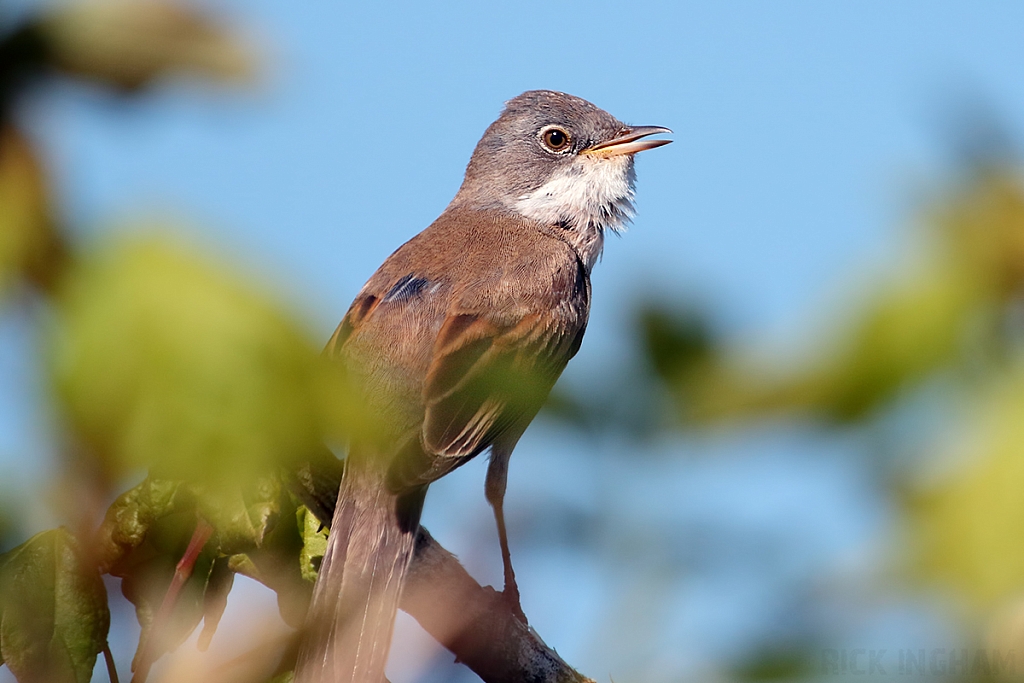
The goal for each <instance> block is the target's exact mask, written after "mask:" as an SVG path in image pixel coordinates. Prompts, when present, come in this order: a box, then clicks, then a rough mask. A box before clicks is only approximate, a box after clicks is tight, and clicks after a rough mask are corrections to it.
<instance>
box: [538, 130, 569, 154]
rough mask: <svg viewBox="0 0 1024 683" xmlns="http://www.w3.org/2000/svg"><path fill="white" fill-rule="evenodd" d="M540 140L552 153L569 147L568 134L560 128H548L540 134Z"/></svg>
mask: <svg viewBox="0 0 1024 683" xmlns="http://www.w3.org/2000/svg"><path fill="white" fill-rule="evenodd" d="M541 139H542V140H543V141H544V144H545V145H546V146H547V148H548V149H550V150H551V151H552V152H562V151H564V150H565V149H566V148H567V147H568V146H569V134H568V133H567V132H565V131H564V130H562V129H561V128H548V129H547V130H545V131H544V132H543V133H541Z"/></svg>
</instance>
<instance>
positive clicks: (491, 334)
mask: <svg viewBox="0 0 1024 683" xmlns="http://www.w3.org/2000/svg"><path fill="white" fill-rule="evenodd" d="M573 322H575V321H565V320H560V319H558V318H555V317H553V316H549V315H542V314H536V313H534V314H530V315H527V316H525V317H524V318H522V319H521V320H520V321H519V322H518V323H517V324H515V325H511V326H499V325H497V324H495V323H494V322H493V321H492V320H489V319H488V318H487V317H484V316H482V315H473V314H461V315H455V316H451V317H449V318H448V319H447V320H446V321H445V323H444V325H443V326H442V328H441V332H440V334H438V337H437V341H436V343H435V346H434V358H433V361H432V362H431V365H430V369H429V371H428V373H427V378H426V382H425V384H424V392H423V393H424V402H425V407H426V412H425V416H424V421H423V431H422V438H423V446H424V448H425V449H426V450H427V451H428V452H429V453H434V454H436V455H441V456H447V457H452V458H466V457H472V456H474V455H476V454H478V453H479V452H480V451H482V450H484V449H485V448H487V447H488V446H489V445H491V443H493V442H494V440H495V439H496V438H497V437H498V436H500V435H501V434H503V433H504V432H505V431H507V430H508V429H511V428H516V427H525V424H526V423H528V422H529V421H530V420H532V419H533V417H534V415H536V413H537V411H538V410H540V407H541V405H542V404H543V403H544V400H545V399H546V398H547V396H548V393H549V392H550V391H551V387H552V386H554V384H555V381H556V380H557V379H558V376H559V375H560V374H561V372H562V370H563V369H564V368H565V364H566V363H568V362H569V359H570V358H572V356H573V355H574V354H575V353H576V351H577V350H578V349H579V344H580V341H581V340H582V338H583V325H582V324H573Z"/></svg>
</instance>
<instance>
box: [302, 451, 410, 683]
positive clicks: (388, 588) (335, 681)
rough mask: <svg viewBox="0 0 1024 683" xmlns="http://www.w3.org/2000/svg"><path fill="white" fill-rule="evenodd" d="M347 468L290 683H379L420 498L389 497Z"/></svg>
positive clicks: (380, 484)
mask: <svg viewBox="0 0 1024 683" xmlns="http://www.w3.org/2000/svg"><path fill="white" fill-rule="evenodd" d="M373 469H374V468H357V467H347V468H346V472H345V476H344V477H343V478H342V483H341V490H340V491H339V492H338V504H337V507H336V508H335V510H334V520H333V521H332V522H331V531H330V536H329V539H328V543H327V552H326V553H325V554H324V559H323V563H322V564H321V565H320V573H319V576H318V577H317V580H316V585H315V587H314V588H313V601H312V604H311V605H310V609H309V616H308V618H307V619H306V633H305V635H304V638H303V645H302V648H301V650H300V652H299V658H298V662H297V665H296V669H295V683H383V681H384V680H385V679H384V666H385V664H386V663H387V658H388V649H389V647H390V645H391V634H392V631H393V629H394V622H395V614H396V612H397V610H398V600H399V598H400V597H401V592H402V585H403V584H404V583H405V576H406V573H407V571H408V568H409V562H410V560H411V558H412V553H413V546H414V543H415V540H416V530H417V529H418V527H419V515H420V510H421V509H422V505H423V494H422V493H418V494H413V495H412V496H411V497H410V496H406V497H404V498H402V497H399V496H396V495H395V494H393V493H390V492H389V491H388V489H387V486H386V485H385V482H384V477H383V475H378V474H377V473H376V472H374V471H373Z"/></svg>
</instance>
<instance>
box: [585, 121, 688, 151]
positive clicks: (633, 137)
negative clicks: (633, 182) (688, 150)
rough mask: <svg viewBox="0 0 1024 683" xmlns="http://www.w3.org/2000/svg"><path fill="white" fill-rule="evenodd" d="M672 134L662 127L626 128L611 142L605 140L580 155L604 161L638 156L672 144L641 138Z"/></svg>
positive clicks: (665, 141) (666, 141) (667, 141)
mask: <svg viewBox="0 0 1024 683" xmlns="http://www.w3.org/2000/svg"><path fill="white" fill-rule="evenodd" d="M671 132H672V131H671V130H669V129H668V128H662V127H661V126H633V127H632V128H624V129H623V130H621V131H619V134H618V135H616V136H615V137H613V138H612V139H611V140H605V141H604V142H599V143H597V144H596V145H592V146H591V147H588V148H587V149H585V150H583V151H582V152H580V154H589V155H590V156H595V157H601V158H603V159H607V158H608V157H617V156H620V155H622V154H636V153H637V152H642V151H644V150H645V149H654V148H655V147H661V146H662V145H667V144H668V143H670V142H672V141H671V140H642V139H641V138H645V137H647V136H648V135H658V134H659V133H671Z"/></svg>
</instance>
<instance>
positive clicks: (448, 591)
mask: <svg viewBox="0 0 1024 683" xmlns="http://www.w3.org/2000/svg"><path fill="white" fill-rule="evenodd" d="M342 467H343V466H342V464H341V462H339V461H338V460H337V459H336V458H335V457H334V456H333V455H331V454H330V453H329V452H326V451H325V452H324V453H323V454H321V456H320V457H318V458H317V460H316V461H315V462H310V463H307V465H305V466H304V467H303V468H302V469H301V470H300V471H299V472H298V473H296V474H295V476H294V477H292V478H291V481H289V484H290V487H291V489H292V491H293V492H294V493H295V494H296V495H297V496H298V497H299V499H300V500H301V501H302V502H303V504H305V505H306V507H307V508H309V510H310V512H312V513H313V514H314V515H316V517H317V518H318V519H320V520H325V523H326V524H329V523H330V520H331V519H332V518H333V516H334V505H335V502H336V499H337V495H338V493H337V492H338V487H339V485H340V483H341V474H342ZM401 607H402V609H403V610H404V611H406V612H408V613H409V614H411V615H412V616H413V617H414V618H415V619H416V621H418V622H419V623H420V625H421V626H422V627H423V628H424V629H425V630H426V631H427V633H429V634H430V635H432V636H433V637H434V638H435V639H436V640H437V641H438V642H439V643H441V644H442V645H444V646H445V647H446V648H448V649H449V650H450V651H451V652H452V654H454V655H455V658H456V661H459V662H462V663H463V664H465V665H466V666H468V667H469V668H470V669H471V670H472V671H473V672H475V673H476V674H477V675H478V676H480V678H481V679H483V681H484V682H485V683H513V682H516V683H518V682H519V681H531V682H533V683H587V682H589V681H590V679H588V678H586V677H585V676H583V675H581V674H580V673H578V672H577V671H575V670H574V669H573V668H572V667H570V666H569V665H568V664H566V663H565V662H564V661H563V660H562V658H561V657H559V656H558V654H557V653H556V652H555V651H554V650H552V649H551V648H549V647H548V646H547V645H545V644H544V641H543V640H541V638H540V636H539V635H538V634H537V632H536V631H534V630H533V629H531V628H530V627H529V626H527V625H526V624H524V623H522V622H521V621H520V620H519V619H518V618H516V616H515V614H514V613H513V612H512V610H511V609H510V607H509V604H508V602H506V601H505V600H504V599H503V598H502V595H501V594H500V593H498V592H497V591H495V590H494V589H493V588H491V587H489V586H488V587H483V586H481V585H480V584H479V583H477V582H476V580H474V579H473V577H471V576H470V575H469V573H468V572H466V570H465V569H464V568H463V567H462V565H461V564H460V563H459V561H458V559H457V558H456V557H455V556H454V555H452V554H451V553H450V552H448V551H447V550H445V549H444V548H443V547H442V546H441V545H440V544H439V543H438V542H437V541H435V540H434V538H433V537H432V536H431V535H430V533H429V532H428V531H427V530H426V529H425V528H423V527H420V531H419V535H418V536H417V538H416V554H415V555H414V556H413V562H412V566H411V567H410V569H409V576H408V579H407V583H406V585H405V590H404V591H403V593H402V602H401Z"/></svg>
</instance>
